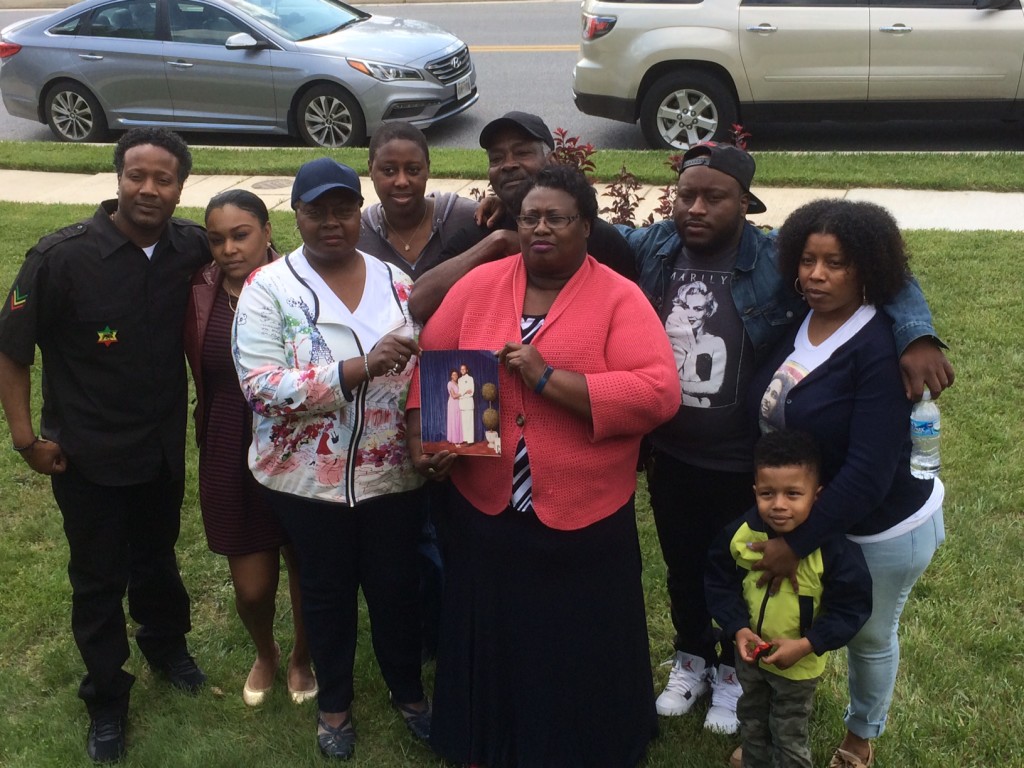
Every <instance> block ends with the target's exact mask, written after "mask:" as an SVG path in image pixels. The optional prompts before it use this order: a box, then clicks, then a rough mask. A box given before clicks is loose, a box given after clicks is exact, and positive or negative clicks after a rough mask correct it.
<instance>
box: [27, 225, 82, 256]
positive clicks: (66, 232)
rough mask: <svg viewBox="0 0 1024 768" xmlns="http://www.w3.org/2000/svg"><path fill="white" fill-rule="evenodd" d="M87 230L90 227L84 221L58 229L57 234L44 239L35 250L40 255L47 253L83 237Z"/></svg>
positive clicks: (54, 233) (37, 244)
mask: <svg viewBox="0 0 1024 768" xmlns="http://www.w3.org/2000/svg"><path fill="white" fill-rule="evenodd" d="M87 229H88V227H87V226H86V223H85V222H84V221H80V222H78V223H77V224H72V225H71V226H68V227H64V229H58V230H57V231H56V232H53V233H51V234H49V235H46V236H45V237H43V238H42V239H41V240H40V241H39V242H38V243H36V246H35V248H34V249H33V250H35V251H38V252H39V253H46V252H47V251H48V250H50V249H51V248H53V246H55V245H59V244H61V243H63V242H65V241H67V240H72V239H74V238H76V237H81V236H82V235H84V234H85V233H86V231H87Z"/></svg>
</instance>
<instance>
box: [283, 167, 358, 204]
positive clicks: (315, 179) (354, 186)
mask: <svg viewBox="0 0 1024 768" xmlns="http://www.w3.org/2000/svg"><path fill="white" fill-rule="evenodd" d="M332 189H347V190H348V191H349V192H355V194H356V197H358V198H359V202H360V204H361V203H362V202H363V193H362V190H361V189H360V186H359V174H358V173H356V172H355V171H353V170H352V169H351V168H349V167H348V166H347V165H343V164H342V163H339V162H338V161H337V160H334V159H332V158H330V157H318V158H317V159H316V160H310V161H309V162H308V163H306V164H305V165H303V166H302V167H301V168H299V172H298V173H297V174H295V182H294V183H293V184H292V208H295V207H297V206H298V204H299V202H300V201H301V202H303V203H311V202H313V201H314V200H316V199H317V198H318V197H320V195H322V194H323V193H324V192H330V191H331V190H332Z"/></svg>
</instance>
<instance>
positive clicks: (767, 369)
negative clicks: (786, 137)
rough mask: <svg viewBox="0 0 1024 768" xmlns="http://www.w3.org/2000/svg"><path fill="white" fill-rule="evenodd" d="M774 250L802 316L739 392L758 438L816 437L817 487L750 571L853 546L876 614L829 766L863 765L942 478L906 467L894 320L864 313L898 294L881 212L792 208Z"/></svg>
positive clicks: (932, 532)
mask: <svg viewBox="0 0 1024 768" xmlns="http://www.w3.org/2000/svg"><path fill="white" fill-rule="evenodd" d="M778 245H779V265H780V269H781V270H782V272H783V275H784V276H786V277H787V278H788V279H791V280H794V282H795V284H796V287H797V289H798V290H799V292H800V293H802V294H803V295H804V298H805V300H806V301H807V303H808V305H809V306H810V308H811V311H810V312H809V313H808V314H807V317H806V318H805V319H804V321H803V323H802V324H801V325H800V327H799V328H797V329H795V331H794V332H793V333H791V334H790V335H789V336H788V337H787V338H786V339H785V340H784V341H783V342H782V343H781V344H780V345H779V347H778V350H777V352H776V354H775V355H774V357H773V358H772V359H770V360H769V361H768V362H767V363H766V365H765V366H764V367H763V368H762V369H761V370H760V372H759V373H758V375H757V376H755V379H754V382H753V385H752V388H751V392H752V396H753V397H756V399H757V412H758V414H759V421H760V426H761V430H762V432H765V431H771V430H773V429H780V428H782V427H786V428H788V429H801V430H805V431H807V432H810V433H811V434H812V435H814V436H815V437H816V438H817V439H818V442H819V443H820V444H821V448H822V458H823V467H822V468H823V472H824V476H825V479H826V482H825V490H824V491H823V492H822V494H821V496H820V497H819V499H818V501H817V503H816V504H815V506H814V510H813V512H812V513H811V516H810V517H809V518H808V520H807V523H806V524H805V525H802V526H800V528H799V529H798V530H797V531H794V532H792V533H789V534H786V535H785V536H782V537H778V538H776V539H773V540H771V541H769V542H767V543H766V545H765V557H764V560H763V562H762V567H763V568H764V569H765V570H766V571H768V572H769V575H771V576H779V575H785V576H789V575H790V574H792V573H794V572H795V566H796V563H797V560H798V559H799V558H801V557H803V556H805V555H807V554H808V553H809V552H812V551H814V550H815V549H817V548H818V547H819V546H821V544H822V542H823V541H825V540H826V539H827V538H828V537H829V536H832V535H835V533H836V532H845V533H846V535H847V536H848V538H850V539H851V540H853V541H856V542H857V543H859V544H860V546H861V549H862V550H863V552H864V557H865V559H866V561H867V564H868V570H869V571H870V573H871V578H872V582H873V588H872V598H873V606H874V607H873V610H872V614H871V618H870V619H869V620H868V622H867V624H865V625H864V627H863V629H861V631H860V632H859V633H858V634H857V636H856V637H855V638H854V639H853V641H852V642H851V643H850V644H849V647H848V658H849V688H850V703H849V706H848V707H847V710H846V718H845V720H846V728H847V733H846V737H845V738H844V739H843V742H842V744H841V745H840V746H839V748H838V749H837V750H836V751H835V754H834V755H833V757H832V761H831V762H830V763H829V768H864V767H866V766H870V765H871V764H872V762H873V760H874V749H873V746H872V744H871V741H870V740H871V739H873V738H876V737H877V736H879V735H881V733H882V731H883V730H884V728H885V720H886V716H887V714H888V710H889V705H890V703H891V701H892V693H893V688H894V685H895V682H896V670H897V667H898V665H899V643H898V639H897V629H898V626H899V618H900V614H901V613H902V611H903V606H904V604H905V603H906V600H907V597H908V596H909V594H910V590H911V588H912V587H913V586H914V583H915V582H916V581H917V579H918V578H919V577H920V576H921V574H922V573H923V572H924V570H925V568H926V567H927V566H928V563H929V562H930V561H931V558H932V555H933V554H934V552H935V550H936V549H937V548H938V546H939V545H940V544H941V543H942V541H943V539H944V537H945V533H944V529H943V518H942V498H943V487H942V483H941V482H940V481H939V480H937V479H936V480H920V479H917V478H915V477H913V476H912V475H911V473H910V448H911V445H910V433H909V424H910V408H911V403H910V402H909V401H908V400H907V398H906V395H905V393H904V388H903V384H902V380H901V378H900V370H899V362H898V355H897V351H896V347H895V344H894V342H893V337H892V322H891V320H889V318H888V317H887V316H886V315H885V314H884V313H883V312H880V311H877V310H876V307H878V306H881V305H884V304H886V303H887V302H889V301H890V300H891V299H892V298H893V296H895V295H896V293H897V292H898V291H899V289H900V288H901V287H902V285H903V283H904V281H905V279H906V276H907V272H908V266H907V256H906V252H905V250H904V245H903V239H902V236H901V235H900V231H899V228H898V226H897V224H896V222H895V220H894V219H893V218H892V216H891V215H890V214H889V213H888V212H887V211H885V210H884V209H882V208H880V207H878V206H876V205H873V204H870V203H862V202H853V201H847V200H817V201H815V202H812V203H809V204H807V205H805V206H803V207H801V208H799V209H798V210H797V211H795V212H794V213H793V214H792V215H791V216H790V217H789V218H788V219H787V220H786V223H785V224H784V225H783V227H782V229H781V231H780V233H779V239H778Z"/></svg>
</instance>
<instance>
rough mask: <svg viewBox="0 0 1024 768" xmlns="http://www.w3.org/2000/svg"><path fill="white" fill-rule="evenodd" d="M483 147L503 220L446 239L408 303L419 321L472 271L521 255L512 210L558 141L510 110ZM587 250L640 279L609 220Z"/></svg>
mask: <svg viewBox="0 0 1024 768" xmlns="http://www.w3.org/2000/svg"><path fill="white" fill-rule="evenodd" d="M480 146H481V147H483V148H484V149H485V150H487V179H488V181H489V182H490V183H491V188H492V189H493V190H494V194H495V195H497V196H498V198H499V199H500V200H501V201H502V203H503V204H504V206H505V215H504V218H503V219H502V220H501V221H499V222H498V223H497V225H496V226H495V227H494V228H493V229H492V228H490V227H487V226H478V225H473V226H471V227H466V228H464V229H462V230H460V231H458V232H456V233H455V234H453V235H452V236H451V237H450V238H449V239H448V242H447V243H445V248H444V251H443V252H442V253H441V263H440V264H438V265H437V266H436V267H434V268H433V269H431V270H430V271H429V272H427V273H426V274H424V275H422V276H421V277H419V278H418V279H417V280H416V287H415V289H414V290H413V292H412V297H411V298H410V299H409V310H410V311H411V312H412V315H413V317H415V318H416V319H417V320H419V321H420V322H426V320H427V318H428V317H430V316H431V315H432V314H433V313H434V310H436V309H437V308H438V307H439V306H440V305H441V301H442V300H443V299H444V297H445V294H446V293H448V289H449V288H451V287H452V285H454V284H455V281H456V280H458V279H459V278H461V277H462V276H463V275H465V274H466V273H467V272H469V270H471V269H473V268H474V267H476V266H479V265H480V264H484V263H486V262H488V261H494V260H496V259H500V258H503V257H505V256H509V255H511V254H513V253H518V252H519V250H520V248H519V231H518V228H517V227H516V223H515V219H514V216H515V214H516V211H515V210H514V209H513V208H514V206H515V202H516V191H517V190H518V189H519V187H520V186H521V185H522V183H523V182H524V181H528V180H530V179H532V178H534V177H535V176H536V175H537V174H538V173H539V172H540V170H541V169H542V168H543V167H544V166H545V165H547V164H548V163H549V162H551V158H552V157H553V155H552V152H553V151H554V148H555V141H554V138H553V137H552V134H551V129H549V128H548V126H547V125H546V124H545V123H544V121H543V120H541V119H540V118H539V117H538V116H537V115H532V114H530V113H528V112H506V113H505V114H504V115H502V116H501V117H499V118H497V119H495V120H492V121H491V122H489V123H488V124H487V125H485V126H484V128H483V130H482V131H480ZM587 252H588V253H590V254H591V255H592V256H593V257H594V258H595V259H597V260H598V261H600V262H601V263H602V264H604V265H606V266H608V267H610V268H612V269H614V270H615V271H616V272H618V273H619V274H621V275H623V276H625V277H627V278H629V279H630V280H635V279H636V268H635V266H634V262H633V253H632V251H631V250H630V249H629V246H627V245H626V241H625V240H624V239H623V238H622V235H620V234H619V233H618V232H616V231H615V228H614V227H613V226H612V225H611V224H609V223H608V222H606V221H602V220H601V219H597V220H596V221H595V222H594V226H593V227H592V228H591V230H590V237H589V238H588V240H587Z"/></svg>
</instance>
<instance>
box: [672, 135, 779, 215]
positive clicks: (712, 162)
mask: <svg viewBox="0 0 1024 768" xmlns="http://www.w3.org/2000/svg"><path fill="white" fill-rule="evenodd" d="M695 165H706V166H707V167H708V168H711V169H712V170H715V171H721V172H722V173H724V174H726V175H728V176H732V177H733V178H734V179H736V181H738V182H739V184H740V186H741V187H743V191H744V192H746V194H747V196H748V197H749V198H750V203H749V204H748V205H747V213H764V212H765V211H767V210H768V208H767V206H765V204H764V203H762V202H761V201H760V200H758V199H757V197H755V196H754V194H753V193H752V192H751V191H750V182H752V181H753V180H754V168H755V166H754V158H752V157H751V156H750V155H749V154H748V153H747V152H745V151H744V150H742V149H740V148H739V147H734V146H733V145H732V144H716V143H714V142H712V141H708V142H704V143H703V144H694V145H693V146H692V147H690V148H689V149H688V150H686V154H685V155H683V162H682V163H680V165H679V173H680V174H682V172H683V171H685V170H686V169H687V168H692V167H693V166H695Z"/></svg>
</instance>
